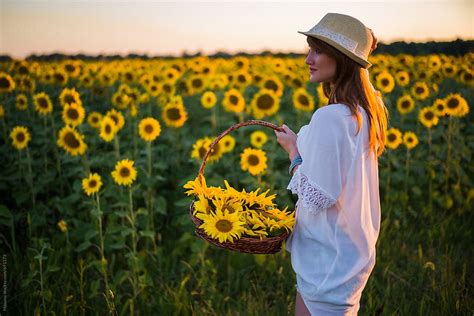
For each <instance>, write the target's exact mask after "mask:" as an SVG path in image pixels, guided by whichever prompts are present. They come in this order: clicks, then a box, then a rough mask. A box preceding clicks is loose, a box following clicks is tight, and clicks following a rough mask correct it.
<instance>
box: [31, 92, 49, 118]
mask: <svg viewBox="0 0 474 316" xmlns="http://www.w3.org/2000/svg"><path fill="white" fill-rule="evenodd" d="M33 104H34V107H35V110H36V111H37V112H38V113H39V114H41V115H47V114H49V113H51V112H52V111H53V102H51V99H50V97H49V95H47V94H46V93H44V92H40V93H37V94H35V95H34V96H33Z"/></svg>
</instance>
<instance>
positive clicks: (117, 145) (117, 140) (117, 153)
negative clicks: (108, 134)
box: [114, 134, 120, 160]
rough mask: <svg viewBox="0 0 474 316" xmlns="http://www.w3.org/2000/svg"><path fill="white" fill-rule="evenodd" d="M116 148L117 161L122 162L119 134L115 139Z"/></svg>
mask: <svg viewBox="0 0 474 316" xmlns="http://www.w3.org/2000/svg"><path fill="white" fill-rule="evenodd" d="M114 148H115V157H116V158H117V160H120V144H119V139H118V134H117V135H115V137H114Z"/></svg>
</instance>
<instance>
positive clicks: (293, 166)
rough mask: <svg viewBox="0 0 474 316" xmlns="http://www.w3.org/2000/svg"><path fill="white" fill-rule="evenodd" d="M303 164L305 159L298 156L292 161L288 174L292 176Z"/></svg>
mask: <svg viewBox="0 0 474 316" xmlns="http://www.w3.org/2000/svg"><path fill="white" fill-rule="evenodd" d="M302 162H303V159H302V158H301V156H300V155H297V156H296V157H295V158H293V160H292V161H291V164H290V167H289V168H288V172H289V174H290V176H291V175H292V174H291V173H292V172H293V169H294V168H295V167H296V166H298V165H301V163H302Z"/></svg>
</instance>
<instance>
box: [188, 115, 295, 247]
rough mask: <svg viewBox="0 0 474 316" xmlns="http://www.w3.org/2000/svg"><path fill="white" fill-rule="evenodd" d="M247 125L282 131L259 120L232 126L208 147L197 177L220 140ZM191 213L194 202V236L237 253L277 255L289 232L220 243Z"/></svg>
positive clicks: (192, 218) (200, 174) (192, 217)
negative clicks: (206, 231)
mask: <svg viewBox="0 0 474 316" xmlns="http://www.w3.org/2000/svg"><path fill="white" fill-rule="evenodd" d="M249 125H261V126H266V127H269V128H272V129H274V130H277V131H283V130H282V129H281V128H280V127H278V126H277V125H275V124H272V123H269V122H265V121H259V120H250V121H245V122H241V123H238V124H235V125H232V126H231V127H229V128H228V129H226V130H225V131H223V132H222V133H221V134H219V136H217V138H216V139H215V140H214V141H213V142H212V143H211V144H210V145H209V149H208V150H207V152H206V154H205V155H204V158H203V160H202V163H201V167H200V168H199V174H198V177H200V176H203V174H204V169H205V167H206V161H207V158H208V157H209V155H210V153H211V151H212V149H213V148H214V146H215V145H216V144H217V143H218V142H219V141H220V140H221V139H222V137H224V136H225V135H227V134H229V133H230V132H232V131H234V130H236V129H238V128H241V127H243V126H249ZM193 211H194V201H193V202H191V205H190V206H189V216H190V217H191V220H192V221H193V223H194V225H195V233H196V235H197V236H198V237H200V238H202V239H204V240H206V241H207V242H209V243H211V244H213V245H215V246H217V247H220V248H224V249H229V250H232V251H237V252H243V253H253V254H272V253H277V252H279V251H280V250H281V246H282V243H283V241H284V240H285V239H286V238H287V237H288V235H289V232H287V231H286V230H285V231H284V232H283V233H282V234H281V235H278V236H275V237H268V238H264V239H261V240H260V239H257V238H250V237H241V238H240V239H238V240H236V241H234V242H233V243H231V242H228V241H226V242H223V243H220V242H219V241H218V240H216V239H213V238H211V237H210V236H208V235H207V234H206V233H205V232H204V230H203V229H201V228H199V226H201V224H202V223H203V221H202V220H200V219H199V218H197V217H195V216H194V215H193Z"/></svg>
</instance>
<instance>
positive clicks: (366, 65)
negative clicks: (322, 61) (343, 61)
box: [298, 31, 372, 69]
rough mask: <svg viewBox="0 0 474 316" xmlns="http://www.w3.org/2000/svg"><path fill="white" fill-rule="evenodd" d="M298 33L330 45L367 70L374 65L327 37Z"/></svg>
mask: <svg viewBox="0 0 474 316" xmlns="http://www.w3.org/2000/svg"><path fill="white" fill-rule="evenodd" d="M298 33H301V34H303V35H306V36H309V37H313V38H317V39H319V40H321V41H323V42H324V43H326V44H328V45H330V46H331V47H333V48H335V49H337V50H338V51H339V52H341V53H343V54H344V55H346V56H347V57H349V58H350V59H352V60H353V61H355V62H356V63H357V64H359V65H360V66H361V67H362V68H365V69H367V68H370V67H371V66H372V64H371V63H370V62H369V61H367V60H365V59H363V58H360V57H359V56H357V55H356V54H354V53H353V52H351V51H349V50H347V49H346V48H345V47H343V46H341V45H339V44H338V43H336V42H334V41H333V40H331V39H329V38H327V37H325V36H322V35H319V34H314V33H311V32H302V31H298Z"/></svg>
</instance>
